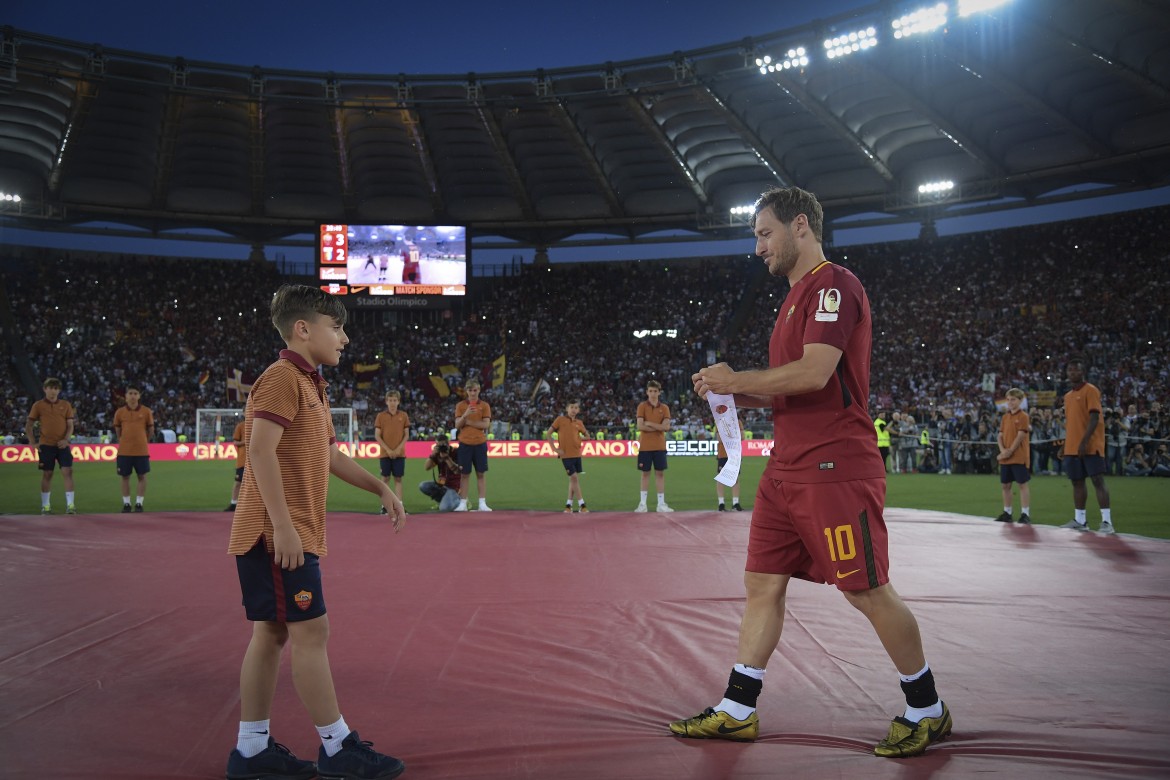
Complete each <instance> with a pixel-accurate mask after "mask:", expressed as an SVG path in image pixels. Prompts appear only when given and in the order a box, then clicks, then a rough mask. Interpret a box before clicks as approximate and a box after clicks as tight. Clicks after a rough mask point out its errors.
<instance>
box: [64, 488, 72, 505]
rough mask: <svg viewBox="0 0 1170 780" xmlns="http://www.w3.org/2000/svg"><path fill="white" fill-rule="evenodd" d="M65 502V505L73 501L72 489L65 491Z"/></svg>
mask: <svg viewBox="0 0 1170 780" xmlns="http://www.w3.org/2000/svg"><path fill="white" fill-rule="evenodd" d="M65 503H66V504H67V505H68V504H72V503H73V491H72V490H66V491H65Z"/></svg>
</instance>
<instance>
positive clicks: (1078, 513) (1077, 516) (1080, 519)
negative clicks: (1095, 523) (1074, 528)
mask: <svg viewBox="0 0 1170 780" xmlns="http://www.w3.org/2000/svg"><path fill="white" fill-rule="evenodd" d="M1073 520H1076V521H1077V525H1084V524H1085V523H1087V522H1089V518H1087V517H1085V510H1083V509H1074V510H1073Z"/></svg>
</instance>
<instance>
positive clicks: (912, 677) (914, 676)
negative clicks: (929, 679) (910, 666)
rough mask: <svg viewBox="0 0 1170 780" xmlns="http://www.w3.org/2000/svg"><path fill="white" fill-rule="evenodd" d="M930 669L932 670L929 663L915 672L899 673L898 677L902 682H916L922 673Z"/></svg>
mask: <svg viewBox="0 0 1170 780" xmlns="http://www.w3.org/2000/svg"><path fill="white" fill-rule="evenodd" d="M929 671H930V664H927V665H926V666H924V667H922V668H921V669H919V670H918V671H917V672H915V673H914V674H899V675H898V679H899V680H901V681H902V682H907V683H909V682H914V681H915V680H917V679H918V678H919V677H921V676H922V675H924V674H926V673H927V672H929Z"/></svg>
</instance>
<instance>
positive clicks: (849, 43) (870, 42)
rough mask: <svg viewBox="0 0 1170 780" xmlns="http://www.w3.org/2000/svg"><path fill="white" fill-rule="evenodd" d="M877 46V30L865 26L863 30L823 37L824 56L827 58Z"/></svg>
mask: <svg viewBox="0 0 1170 780" xmlns="http://www.w3.org/2000/svg"><path fill="white" fill-rule="evenodd" d="M873 46H877V30H875V29H874V28H873V27H866V28H865V29H863V30H854V31H853V32H850V33H845V34H843V35H838V36H836V37H833V38H826V39H825V56H826V57H828V58H829V59H835V58H837V57H844V56H845V55H846V54H853V53H854V52H858V51H864V50H865V49H868V48H871V47H873Z"/></svg>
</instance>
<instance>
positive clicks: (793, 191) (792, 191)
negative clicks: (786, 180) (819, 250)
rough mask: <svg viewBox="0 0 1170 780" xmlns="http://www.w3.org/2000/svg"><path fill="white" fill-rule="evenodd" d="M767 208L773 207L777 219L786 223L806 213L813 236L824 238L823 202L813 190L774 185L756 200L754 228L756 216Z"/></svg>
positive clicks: (753, 228)
mask: <svg viewBox="0 0 1170 780" xmlns="http://www.w3.org/2000/svg"><path fill="white" fill-rule="evenodd" d="M767 208H770V209H772V213H773V214H775V215H776V219H778V220H780V221H781V222H782V223H784V224H785V225H787V224H789V223H790V222H792V220H794V219H796V218H797V217H798V216H800V215H801V214H804V216H805V217H806V218H807V219H808V227H809V230H811V231H812V234H813V237H814V238H815V239H816V240H817V241H821V240H822V235H823V231H824V226H825V215H824V212H823V211H821V204H820V202H819V201H817V196H816V195H813V194H812V193H811V192H808V191H807V190H802V189H801V188H800V187H773V188H772V189H770V190H768V191H767V192H765V193H764V194H763V195H761V196H760V197H759V198H758V199H757V200H756V204H755V211H754V212H753V213H752V221H751V226H752V230H755V228H756V217H758V216H759V215H760V212H761V211H763V210H764V209H767Z"/></svg>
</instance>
